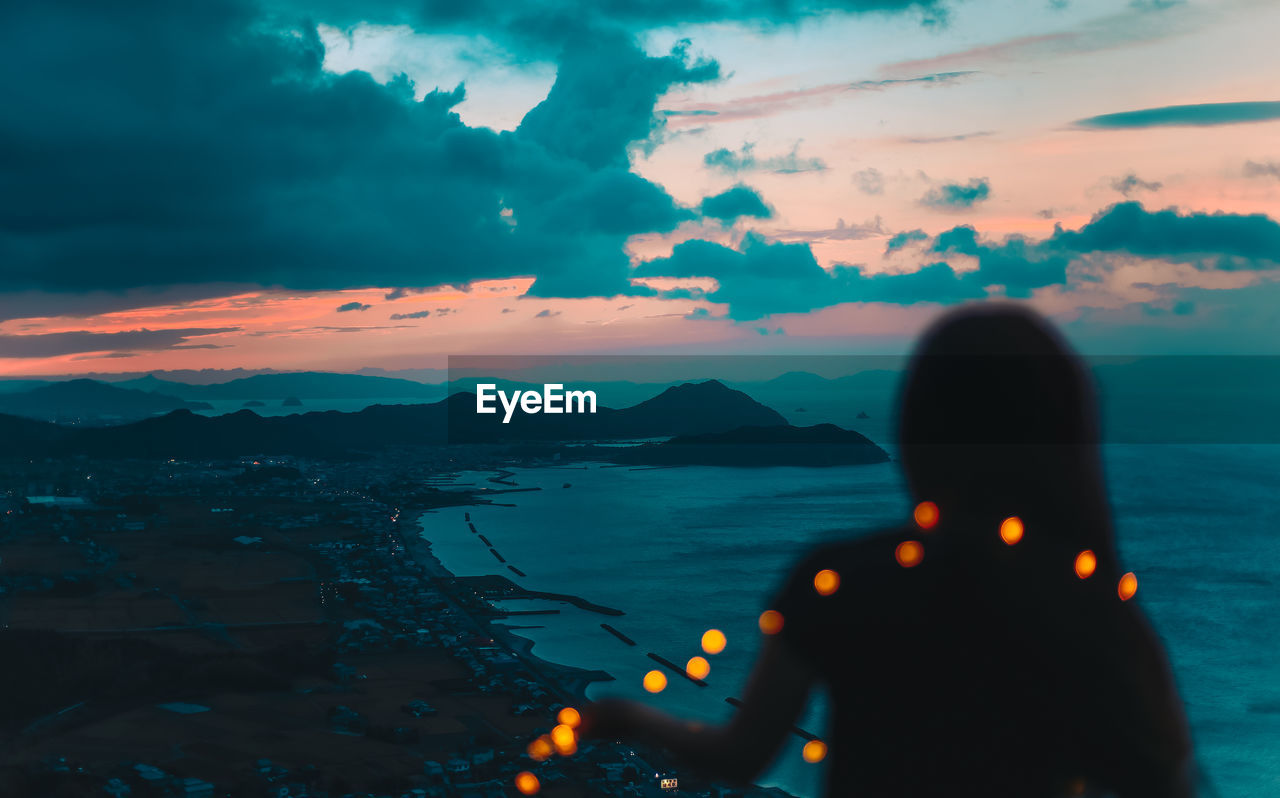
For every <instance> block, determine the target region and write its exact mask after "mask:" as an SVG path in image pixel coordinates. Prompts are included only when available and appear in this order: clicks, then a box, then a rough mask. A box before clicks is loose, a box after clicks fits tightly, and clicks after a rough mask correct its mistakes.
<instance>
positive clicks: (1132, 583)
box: [1116, 571, 1138, 601]
mask: <svg viewBox="0 0 1280 798" xmlns="http://www.w3.org/2000/svg"><path fill="white" fill-rule="evenodd" d="M1116 592H1117V593H1119V594H1120V600H1121V601H1128V600H1129V599H1131V598H1133V594H1134V593H1137V592H1138V577H1136V576H1134V575H1133V571H1130V572H1129V573H1127V574H1125V575H1124V576H1122V577H1120V586H1119V587H1118V588H1116Z"/></svg>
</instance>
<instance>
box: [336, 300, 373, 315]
mask: <svg viewBox="0 0 1280 798" xmlns="http://www.w3.org/2000/svg"><path fill="white" fill-rule="evenodd" d="M371 307H373V305H366V304H364V303H363V302H344V303H343V304H341V305H338V308H337V310H338V312H339V313H346V312H348V311H352V310H368V309H369V308H371Z"/></svg>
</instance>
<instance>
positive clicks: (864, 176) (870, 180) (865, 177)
mask: <svg viewBox="0 0 1280 798" xmlns="http://www.w3.org/2000/svg"><path fill="white" fill-rule="evenodd" d="M853 185H854V186H856V187H857V189H858V190H859V191H861V192H862V193H863V194H871V195H873V196H874V195H877V194H883V193H884V175H883V174H882V173H881V172H880V170H879V169H876V168H875V167H874V166H871V167H867V168H866V169H863V170H861V171H859V172H854V173H853Z"/></svg>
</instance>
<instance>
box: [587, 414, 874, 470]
mask: <svg viewBox="0 0 1280 798" xmlns="http://www.w3.org/2000/svg"><path fill="white" fill-rule="evenodd" d="M610 459H612V460H614V461H615V462H624V463H636V464H644V465H716V466H746V467H751V466H780V465H789V466H834V465H869V464H873V463H885V462H888V461H889V455H888V453H887V452H885V450H884V449H881V448H880V447H879V446H877V445H876V444H874V443H872V442H871V440H870V439H868V438H867V437H866V436H865V435H862V434H861V433H858V432H854V431H853V430H847V429H842V428H840V427H837V426H836V425H834V424H816V425H814V426H812V427H793V426H791V425H784V426H769V427H739V428H737V429H734V430H730V431H728V432H717V433H704V434H699V435H681V436H677V437H675V438H672V439H671V440H669V441H666V442H664V443H655V444H646V445H644V446H636V447H632V448H628V449H621V450H618V449H615V450H614V452H613V453H612V456H611V458H610Z"/></svg>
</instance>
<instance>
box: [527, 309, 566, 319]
mask: <svg viewBox="0 0 1280 798" xmlns="http://www.w3.org/2000/svg"><path fill="white" fill-rule="evenodd" d="M559 315H560V311H558V310H551V309H550V308H543V309H542V310H540V311H538V312H537V313H535V314H534V316H533V317H534V318H535V319H549V318H552V317H553V316H559Z"/></svg>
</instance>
